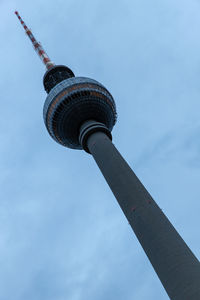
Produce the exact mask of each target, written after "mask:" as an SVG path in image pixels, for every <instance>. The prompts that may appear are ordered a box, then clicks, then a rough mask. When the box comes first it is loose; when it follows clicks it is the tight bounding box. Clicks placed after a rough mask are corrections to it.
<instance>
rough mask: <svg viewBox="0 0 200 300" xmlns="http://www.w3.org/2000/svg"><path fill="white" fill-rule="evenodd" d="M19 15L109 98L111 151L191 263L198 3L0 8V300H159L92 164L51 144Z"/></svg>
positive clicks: (10, 1) (20, 0)
mask: <svg viewBox="0 0 200 300" xmlns="http://www.w3.org/2000/svg"><path fill="white" fill-rule="evenodd" d="M15 10H18V11H19V13H20V14H21V16H22V18H23V19H24V21H25V22H26V23H27V26H28V27H30V28H31V29H32V31H33V34H34V35H35V37H36V38H37V39H38V40H39V41H40V42H41V43H42V45H43V47H44V49H45V50H46V52H47V53H48V55H49V56H50V58H51V59H52V60H53V61H54V62H55V63H57V64H65V65H67V66H69V67H70V68H71V69H72V70H73V71H74V73H75V74H76V75H77V76H86V77H90V78H93V79H95V80H97V81H99V82H101V83H102V84H103V85H104V86H106V87H107V89H108V90H109V91H110V92H111V94H112V95H113V97H114V99H115V101H116V105H117V112H118V121H117V124H116V126H115V128H114V129H113V142H114V144H115V145H116V147H117V148H118V149H119V151H120V152H121V154H122V155H123V157H124V158H125V159H126V160H127V161H128V163H129V164H130V166H131V167H132V169H133V170H134V172H135V173H136V174H137V176H138V177H139V179H140V180H141V181H142V183H143V184H144V185H145V187H146V188H147V189H148V191H149V192H150V194H151V195H152V196H153V198H154V199H155V201H156V202H157V203H158V205H159V206H160V207H161V209H162V210H163V212H164V213H165V214H166V215H167V217H168V218H169V219H170V221H171V222H172V224H173V225H174V226H175V227H176V229H177V230H178V232H179V233H180V234H181V236H182V237H183V239H184V240H185V241H186V243H187V244H188V246H189V247H190V248H191V249H192V251H193V252H194V254H195V255H196V256H197V257H198V258H200V237H199V229H198V228H199V226H200V219H199V210H200V201H199V200H200V185H199V182H200V118H199V112H200V1H199V0H190V1H186V0H177V1H174V0H162V1H158V0H152V1H149V0H115V1H109V0H101V1H100V0H87V1H82V0H76V1H73V0H68V1H65V0H57V1H47V0H43V1H39V0H35V1H25V0H5V1H4V0H1V1H0V11H1V26H0V37H1V48H0V52H1V55H0V62H1V69H0V72H1V81H0V90H1V100H0V101H1V113H0V170H1V172H0V187H1V188H0V266H1V267H0V299H1V300H13V299H15V300H27V299H29V300H35V299H37V300H45V299H48V300H66V299H70V300H100V299H101V300H102V299H105V300H107V299H109V300H122V299H123V300H133V299H136V300H146V299H148V300H155V299H159V300H166V299H168V296H167V294H166V292H165V290H164V288H163V287H162V285H161V283H160V281H159V279H158V277H157V275H156V274H155V272H154V270H153V268H152V266H151V264H150V262H149V261H148V259H147V257H146V255H145V254H144V252H143V250H142V247H141V246H140V244H139V242H138V241H137V239H136V237H135V235H134V233H133V232H132V230H131V228H130V226H129V225H128V222H127V220H126V218H125V216H124V215H123V213H122V211H121V209H120V208H119V206H118V204H117V201H116V200H115V198H114V196H113V195H112V193H111V191H110V190H109V188H108V186H107V184H106V182H105V180H104V178H103V176H102V174H101V173H100V170H99V169H98V167H97V166H96V164H95V162H94V160H93V158H92V156H91V155H88V154H87V153H85V152H84V151H78V150H71V149H67V148H64V147H62V146H60V145H59V144H57V143H55V142H54V141H53V139H52V138H51V137H50V136H49V135H48V132H47V130H46V128H45V126H44V123H43V117H42V109H43V103H44V101H45V98H46V93H45V91H44V89H43V85H42V78H43V74H44V72H45V67H44V66H43V64H42V63H41V61H40V59H39V57H38V56H37V54H36V53H35V52H34V49H33V47H32V45H31V43H30V41H29V39H28V38H27V36H26V35H25V33H24V30H23V28H22V26H21V25H20V23H19V21H18V19H17V18H16V16H15V15H14V11H15Z"/></svg>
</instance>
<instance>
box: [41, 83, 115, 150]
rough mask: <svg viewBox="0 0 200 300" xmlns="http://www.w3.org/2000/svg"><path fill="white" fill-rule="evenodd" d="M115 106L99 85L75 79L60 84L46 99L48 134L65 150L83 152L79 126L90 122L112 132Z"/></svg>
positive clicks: (45, 120) (44, 115) (105, 90)
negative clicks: (104, 126) (99, 123)
mask: <svg viewBox="0 0 200 300" xmlns="http://www.w3.org/2000/svg"><path fill="white" fill-rule="evenodd" d="M116 116H117V114H116V106H115V102H114V100H113V98H112V96H111V94H110V93H109V92H108V90H107V89H106V88H105V87H104V86H103V85H102V84H100V83H99V82H97V81H95V80H93V79H90V78H85V77H72V78H69V79H66V80H64V81H62V82H60V83H59V84H57V85H56V86H55V87H54V88H53V89H52V90H51V91H50V93H49V95H48V96H47V99H46V101H45V104H44V109H43V117H44V122H45V125H46V127H47V130H48V132H49V134H50V135H51V136H52V138H53V139H54V140H55V141H56V142H58V143H60V144H61V145H63V146H66V147H69V148H72V149H82V146H81V145H80V143H79V129H80V126H81V125H82V124H83V123H84V122H85V121H87V120H95V121H98V122H101V123H103V124H105V125H106V126H107V127H108V129H109V130H110V131H111V130H112V128H113V126H114V124H115V123H116Z"/></svg>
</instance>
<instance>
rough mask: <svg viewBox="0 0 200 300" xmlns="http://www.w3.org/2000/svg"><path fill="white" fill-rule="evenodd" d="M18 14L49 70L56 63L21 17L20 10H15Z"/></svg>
mask: <svg viewBox="0 0 200 300" xmlns="http://www.w3.org/2000/svg"><path fill="white" fill-rule="evenodd" d="M15 14H16V16H17V17H18V19H19V21H20V23H21V24H22V26H23V27H24V30H25V31H26V34H27V35H28V37H29V39H30V40H31V42H32V44H33V47H34V49H35V51H36V52H37V54H38V55H39V57H40V59H41V60H42V62H43V63H44V64H45V66H46V68H47V70H49V69H51V68H52V67H54V66H55V64H54V63H53V62H52V61H51V60H50V58H49V57H48V55H47V54H46V52H45V51H44V49H43V48H42V45H41V44H40V43H39V42H38V41H37V40H36V38H35V37H34V35H33V33H32V31H31V30H30V29H29V28H28V27H27V26H26V24H25V22H24V21H23V20H22V18H21V17H20V15H19V13H18V11H15Z"/></svg>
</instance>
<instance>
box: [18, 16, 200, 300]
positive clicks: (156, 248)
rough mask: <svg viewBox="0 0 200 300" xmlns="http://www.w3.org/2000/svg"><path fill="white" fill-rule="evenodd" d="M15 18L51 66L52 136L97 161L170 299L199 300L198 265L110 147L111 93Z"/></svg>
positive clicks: (46, 112)
mask: <svg viewBox="0 0 200 300" xmlns="http://www.w3.org/2000/svg"><path fill="white" fill-rule="evenodd" d="M15 14H16V15H17V17H18V19H19V20H20V22H21V24H22V25H23V27H24V29H25V31H26V33H27V35H28V37H29V38H30V40H31V41H32V43H33V46H34V48H35V50H36V52H37V53H38V55H39V56H40V58H41V59H42V61H43V63H44V64H45V66H46V68H47V71H46V73H45V75H44V78H43V84H44V89H45V90H46V92H47V94H48V95H47V98H46V101H45V103H44V109H43V117H44V122H45V125H46V128H47V130H48V132H49V134H50V135H51V137H52V138H53V139H54V140H55V141H56V142H57V143H59V144H61V145H63V146H65V147H68V148H72V149H84V150H85V151H86V152H88V153H90V154H91V155H92V156H93V157H94V159H95V161H96V163H97V165H98V167H99V168H100V170H101V172H102V174H103V176H104V177H105V179H106V181H107V183H108V185H109V186H110V188H111V190H112V192H113V194H114V195H115V197H116V199H117V201H118V203H119V205H120V207H121V209H122V211H123V212H124V214H125V216H126V218H127V220H128V222H129V224H130V226H131V227H132V229H133V231H134V232H135V234H136V236H137V238H138V240H139V242H140V244H141V246H142V247H143V249H144V251H145V253H146V255H147V256H148V258H149V260H150V262H151V264H152V266H153V268H154V270H155V271H156V273H157V275H158V277H159V279H160V281H161V282H162V284H163V286H164V288H165V290H166V292H167V294H168V296H169V297H170V299H173V300H199V299H200V263H199V261H198V260H197V258H196V257H195V256H194V254H193V253H192V252H191V250H190V249H189V247H188V246H187V245H186V243H185V242H184V241H183V239H182V238H181V237H180V235H179V234H178V233H177V231H176V230H175V228H174V227H173V226H172V224H171V223H170V222H169V220H168V218H167V217H166V216H165V215H164V213H163V212H162V210H161V209H160V208H159V207H158V205H157V204H156V202H155V201H154V200H153V199H152V197H151V196H150V194H149V193H148V191H147V190H146V189H145V187H144V186H143V185H142V183H141V182H140V181H139V179H138V178H137V177H136V175H135V174H134V172H133V171H132V170H131V168H130V167H129V165H128V164H127V163H126V161H125V160H124V159H123V157H122V156H121V154H120V153H119V152H118V150H117V149H116V148H115V146H114V145H113V144H112V135H111V131H112V128H113V126H114V125H115V123H116V117H117V113H116V106H115V102H114V99H113V97H112V95H111V94H110V93H109V91H108V90H107V89H106V88H105V87H104V86H103V85H102V84H100V83H99V82H97V81H96V80H93V79H90V78H86V77H75V75H74V73H73V72H72V71H71V70H70V69H69V68H68V67H66V66H63V65H55V64H54V63H53V62H52V61H51V60H50V59H49V57H48V56H47V54H46V53H45V51H44V50H43V48H42V46H41V44H40V43H38V42H37V40H36V39H35V38H34V36H33V34H32V32H31V30H30V29H28V27H27V26H26V25H25V23H24V22H23V20H22V19H21V17H20V16H19V14H18V12H15Z"/></svg>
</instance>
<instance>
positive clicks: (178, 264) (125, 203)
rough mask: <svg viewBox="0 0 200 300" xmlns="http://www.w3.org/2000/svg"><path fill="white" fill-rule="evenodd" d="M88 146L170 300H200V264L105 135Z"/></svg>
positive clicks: (92, 138)
mask: <svg viewBox="0 0 200 300" xmlns="http://www.w3.org/2000/svg"><path fill="white" fill-rule="evenodd" d="M87 146H88V149H89V151H90V153H91V154H92V156H93V157H94V159H95V161H96V163H97V165H98V166H99V168H100V170H101V172H102V174H103V176H104V177H105V179H106V181H107V183H108V185H109V186H110V188H111V190H112V192H113V194H114V195H115V197H116V199H117V201H118V203H119V205H120V207H121V209H122V210H123V212H124V214H125V216H126V218H127V219H128V222H129V224H130V226H131V227H132V229H133V231H134V232H135V234H136V236H137V238H138V240H139V242H140V244H141V245H142V247H143V249H144V251H145V253H146V255H147V256H148V258H149V260H150V262H151V264H152V266H153V268H154V269H155V271H156V273H157V275H158V277H159V279H160V280H161V282H162V284H163V286H164V288H165V290H166V292H167V294H168V295H169V297H170V299H173V300H197V299H200V263H199V261H198V260H197V258H196V257H195V256H194V254H193V253H192V252H191V250H190V249H189V247H188V246H187V245H186V243H185V242H184V241H183V239H182V238H181V236H180V235H179V234H178V232H177V231H176V230H175V228H174V227H173V226H172V224H171V223H170V222H169V220H168V218H167V217H166V216H165V215H164V213H163V212H162V210H161V209H160V208H159V207H158V205H157V204H156V202H155V201H154V200H153V199H152V197H151V196H150V194H149V193H148V192H147V190H146V189H145V187H144V186H143V185H142V183H141V182H140V181H139V179H138V178H137V176H136V175H135V174H134V172H133V171H132V170H131V168H130V167H129V165H128V164H127V163H126V161H125V160H124V159H123V157H122V156H121V155H120V153H119V152H118V150H117V149H116V148H115V146H114V145H113V143H112V142H111V140H110V139H109V138H108V136H107V135H106V134H105V133H103V132H95V133H92V134H91V135H90V136H89V138H88V140H87Z"/></svg>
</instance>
